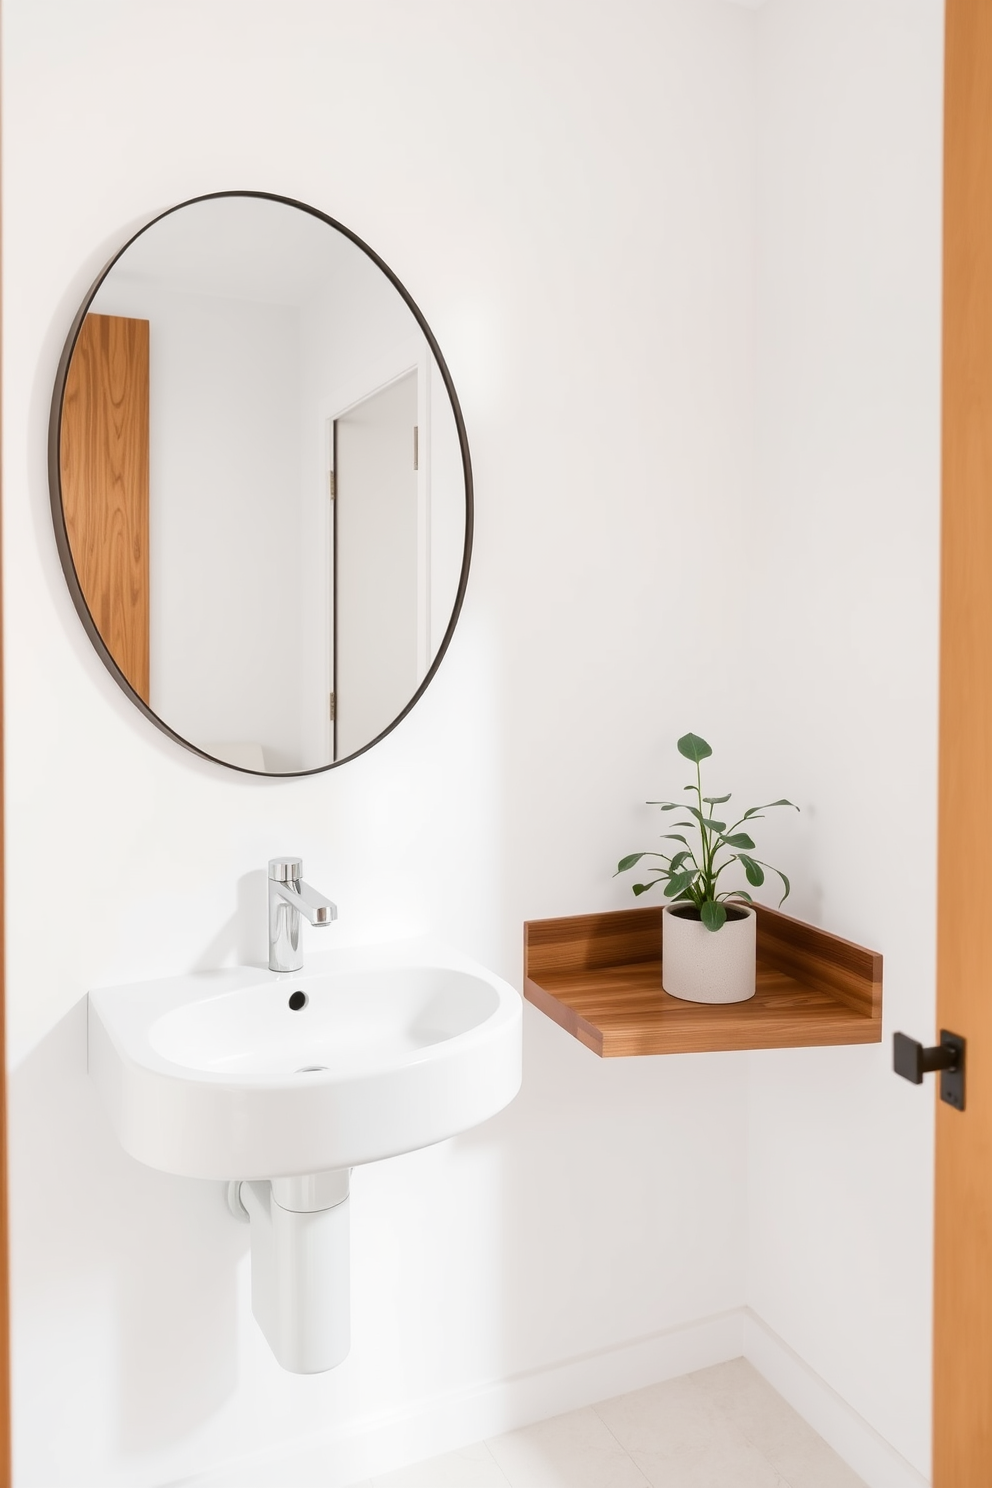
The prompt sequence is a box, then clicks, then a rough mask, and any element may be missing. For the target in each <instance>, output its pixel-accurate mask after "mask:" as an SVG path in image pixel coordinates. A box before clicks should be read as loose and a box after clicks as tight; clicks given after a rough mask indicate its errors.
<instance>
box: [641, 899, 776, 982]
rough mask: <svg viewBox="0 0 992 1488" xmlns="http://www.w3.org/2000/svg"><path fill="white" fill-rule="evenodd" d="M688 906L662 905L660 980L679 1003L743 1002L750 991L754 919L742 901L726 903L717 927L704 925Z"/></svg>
mask: <svg viewBox="0 0 992 1488" xmlns="http://www.w3.org/2000/svg"><path fill="white" fill-rule="evenodd" d="M698 914H699V911H698V910H696V909H694V908H693V906H692V905H687V904H666V905H665V915H664V930H663V933H662V943H661V955H662V965H661V985H662V987H663V989H664V990H665V991H666V992H667V993H668V994H669V996H670V997H679V998H681V1000H682V1001H683V1002H746V1001H747V999H748V998H749V997H753V996H754V966H755V929H756V926H757V918H756V916H755V913H754V910H753V909H748V907H747V906H746V905H744V904H734V905H728V906H727V920H726V923H725V924H724V925H721V927H720V929H719V930H707V928H706V926H705V925H704V924H703V922H702V921H701V920H700V919H698V918H690V916H698Z"/></svg>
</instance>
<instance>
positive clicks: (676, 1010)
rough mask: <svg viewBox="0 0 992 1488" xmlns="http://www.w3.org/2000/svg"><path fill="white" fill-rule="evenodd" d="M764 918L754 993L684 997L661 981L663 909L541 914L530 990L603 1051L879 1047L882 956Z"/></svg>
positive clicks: (532, 933)
mask: <svg viewBox="0 0 992 1488" xmlns="http://www.w3.org/2000/svg"><path fill="white" fill-rule="evenodd" d="M755 909H756V911H757V915H758V925H757V932H758V985H757V991H756V992H755V994H754V997H753V998H751V999H750V1000H749V1001H748V1002H735V1003H725V1004H722V1005H720V1004H714V1005H710V1004H704V1003H698V1002H680V1001H679V1000H678V998H675V997H669V996H668V993H667V992H664V991H663V990H662V985H661V935H662V914H661V907H660V906H654V907H652V908H650V909H621V910H615V911H613V912H611V913H607V914H594V915H571V916H569V917H568V918H567V919H559V920H530V921H528V923H527V924H525V925H524V996H525V997H526V998H527V1000H528V1001H529V1002H532V1003H533V1004H534V1006H535V1007H538V1008H540V1009H541V1012H542V1013H546V1014H547V1016H548V1017H549V1018H552V1019H553V1020H554V1021H555V1022H556V1023H558V1024H560V1025H561V1027H562V1028H564V1029H565V1031H566V1032H567V1033H570V1034H572V1036H573V1037H574V1038H577V1039H578V1040H579V1042H580V1043H583V1044H585V1046H586V1048H587V1049H591V1050H592V1051H593V1053H594V1054H599V1055H601V1056H603V1057H604V1058H610V1057H613V1056H617V1055H629V1054H688V1053H694V1052H696V1053H698V1052H701V1051H711V1050H716V1049H786V1048H797V1047H800V1046H804V1045H807V1046H808V1045H814V1044H875V1043H878V1042H879V1041H880V1039H881V1037H882V958H881V956H880V955H878V954H877V953H876V952H875V951H866V950H865V949H864V948H863V947H862V946H857V945H853V944H852V943H851V942H850V941H848V940H841V939H840V938H839V937H838V936H836V935H828V934H827V932H826V931H825V930H817V929H816V928H815V927H814V926H813V925H804V924H803V923H802V921H801V920H793V919H791V918H790V917H789V916H788V915H784V914H780V913H779V912H778V911H777V910H774V909H765V908H764V906H763V905H757V904H756V905H755Z"/></svg>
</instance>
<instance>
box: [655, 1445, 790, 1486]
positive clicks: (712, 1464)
mask: <svg viewBox="0 0 992 1488" xmlns="http://www.w3.org/2000/svg"><path fill="white" fill-rule="evenodd" d="M631 1455H632V1457H633V1459H634V1461H635V1462H636V1463H637V1465H638V1466H639V1467H640V1468H641V1469H642V1470H643V1472H644V1475H645V1477H646V1478H647V1480H648V1482H649V1483H650V1485H651V1488H731V1485H732V1488H799V1485H795V1484H790V1483H789V1482H788V1480H787V1479H786V1478H784V1477H782V1475H781V1473H779V1472H777V1471H776V1469H775V1468H774V1467H773V1466H772V1464H771V1463H770V1462H769V1461H768V1458H767V1457H765V1456H764V1454H763V1453H761V1452H759V1451H758V1450H757V1448H756V1447H752V1446H751V1445H750V1443H749V1442H747V1441H745V1440H744V1439H743V1437H740V1438H733V1437H724V1438H722V1439H721V1440H718V1441H710V1442H707V1443H705V1444H702V1445H699V1446H696V1447H689V1448H687V1449H685V1450H683V1451H681V1452H678V1453H677V1454H676V1455H675V1456H669V1455H663V1454H661V1453H657V1452H644V1453H641V1452H634V1453H632V1454H631ZM803 1488H805V1485H803Z"/></svg>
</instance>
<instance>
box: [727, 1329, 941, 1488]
mask: <svg viewBox="0 0 992 1488" xmlns="http://www.w3.org/2000/svg"><path fill="white" fill-rule="evenodd" d="M743 1318H744V1357H745V1359H747V1360H748V1362H749V1363H750V1364H752V1365H753V1366H754V1368H755V1369H756V1370H757V1371H758V1373H759V1374H761V1375H763V1376H764V1378H765V1379H766V1380H767V1381H768V1383H769V1384H770V1385H771V1386H772V1388H773V1389H775V1390H777V1391H778V1393H779V1394H780V1395H781V1396H782V1398H783V1400H786V1401H788V1403H789V1405H791V1406H792V1408H793V1410H795V1411H798V1412H799V1414H800V1415H801V1416H802V1418H803V1420H804V1421H808V1422H809V1424H810V1426H812V1428H813V1430H814V1431H818V1432H819V1434H820V1435H821V1436H822V1437H823V1439H824V1441H825V1442H826V1443H827V1444H828V1445H829V1446H831V1447H833V1449H834V1451H835V1452H836V1453H837V1455H838V1457H842V1458H843V1459H844V1461H845V1462H846V1463H847V1464H848V1466H849V1467H852V1468H853V1469H854V1471H855V1472H856V1473H857V1474H858V1476H859V1477H861V1478H864V1480H865V1482H866V1483H867V1484H868V1488H928V1485H929V1483H930V1479H929V1477H924V1476H923V1475H922V1473H920V1472H918V1471H917V1469H916V1468H915V1467H914V1466H913V1465H912V1463H911V1462H907V1460H906V1458H905V1457H903V1456H901V1455H900V1453H899V1452H897V1451H896V1449H895V1447H893V1446H891V1445H890V1444H889V1442H887V1441H886V1440H885V1438H884V1437H882V1436H879V1434H878V1432H877V1431H876V1430H875V1428H874V1427H873V1426H869V1424H868V1422H867V1421H866V1420H865V1418H864V1416H860V1415H858V1412H857V1411H856V1410H855V1409H854V1408H853V1406H850V1405H848V1403H847V1401H846V1400H844V1399H842V1398H841V1396H840V1395H838V1394H837V1392H836V1390H834V1389H832V1388H831V1386H830V1385H828V1384H827V1382H826V1380H825V1379H822V1378H821V1376H820V1375H818V1374H816V1373H815V1371H814V1370H812V1369H810V1367H809V1365H808V1364H806V1363H804V1361H803V1360H802V1359H801V1358H800V1357H799V1355H798V1354H797V1353H795V1351H794V1350H793V1349H791V1348H790V1347H789V1345H788V1344H787V1343H785V1342H784V1341H783V1340H782V1339H781V1338H779V1336H778V1334H777V1333H773V1332H772V1330H771V1328H769V1327H768V1325H767V1324H766V1323H764V1322H762V1320H761V1318H759V1317H758V1316H757V1315H756V1314H755V1313H753V1312H752V1311H751V1309H750V1308H749V1307H745V1308H744V1309H743Z"/></svg>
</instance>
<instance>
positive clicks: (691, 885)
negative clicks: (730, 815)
mask: <svg viewBox="0 0 992 1488" xmlns="http://www.w3.org/2000/svg"><path fill="white" fill-rule="evenodd" d="M678 751H679V754H681V755H682V756H683V757H684V758H685V759H687V760H690V761H691V762H692V763H693V764H694V765H695V767H696V781H695V784H694V785H687V786H686V787H685V789H686V790H687V791H689V792H691V793H692V794H693V795H694V796H695V798H696V801H695V805H690V804H689V803H688V802H681V801H648V803H647V804H648V805H649V806H660V807H661V809H662V811H683V812H685V813H686V815H687V816H689V817H691V818H692V820H691V821H677V822H674V823H673V825H674V826H675V827H681V828H684V829H685V830H686V831H689V832H692V833H693V834H694V839H693V842H692V843H690V841H689V839H688V838H686V837H685V836H683V835H682V832H680V831H674V832H663V833H662V837H663V838H664V839H667V840H670V841H674V842H679V843H681V844H682V845H681V847H679V848H677V849H676V850H675V851H674V852H673V853H671V854H668V853H658V852H637V853H631V854H630V855H629V856H628V857H626V858H621V859H620V862H619V863H618V864H617V873H626V872H627V871H628V869H630V868H633V867H634V864H635V863H639V862H640V861H641V859H642V858H657V859H658V860H659V861H658V863H657V864H654V865H652V866H651V868H650V872H651V874H652V875H653V876H652V877H651V878H650V879H649V880H648V881H647V882H646V883H635V884H634V893H635V894H638V895H640V894H646V893H647V891H648V889H653V888H654V886H655V884H663V885H664V892H665V898H666V899H668V900H670V901H671V902H670V903H668V904H666V905H665V909H664V919H663V929H662V987H663V989H664V991H666V992H668V993H669V994H670V995H671V996H672V997H679V998H682V1000H683V1001H685V1002H745V1001H746V1000H747V999H748V998H749V997H753V996H754V976H755V913H754V910H753V909H752V908H751V907H750V905H751V902H752V901H751V895H750V894H749V893H748V892H747V891H746V890H745V889H720V888H719V887H718V884H719V880H720V878H721V877H722V875H723V874H724V873H725V872H726V870H727V869H728V868H729V867H730V866H731V865H732V864H733V863H739V864H740V865H741V867H742V868H743V869H744V875H745V877H746V879H747V881H748V883H749V884H750V885H751V886H752V888H760V887H761V885H762V884H763V883H764V881H765V869H766V868H768V869H769V871H770V872H772V873H775V874H777V875H778V877H779V878H780V879H781V880H782V884H783V886H784V888H785V893H784V894H783V895H782V898H781V899H780V900H779V904H784V903H785V900H786V899H787V898H788V897H789V880H788V879H787V878H786V876H785V874H784V873H782V872H781V870H780V869H778V868H772V867H771V865H770V864H769V863H763V862H761V860H760V859H759V858H755V857H752V856H751V854H752V852H753V850H754V842H753V841H752V839H751V837H750V836H749V834H748V833H747V832H746V831H742V830H741V828H742V827H743V826H744V825H745V823H748V824H750V823H751V822H755V821H761V820H762V813H763V812H765V811H770V810H771V809H772V807H774V806H792V808H793V810H795V811H798V810H799V807H798V806H795V805H794V803H793V802H792V801H786V800H781V801H769V802H768V804H767V805H765V806H750V807H748V809H747V811H745V813H744V815H743V816H742V817H741V818H740V820H739V821H736V822H734V823H733V825H728V824H727V823H726V822H722V821H718V820H717V819H716V817H715V814H714V812H715V808H717V807H720V806H724V805H726V803H727V802H728V801H729V800H730V795H726V796H704V795H703V782H702V773H701V771H700V764H701V762H702V761H703V760H704V759H708V758H709V756H710V755H711V754H712V753H713V751H712V749H711V748H710V746H709V745H708V744H707V742H706V740H705V739H701V738H700V737H699V735H698V734H683V736H682V738H681V739H680V740H679V741H678ZM696 838H698V842H697V841H696ZM614 877H616V874H614Z"/></svg>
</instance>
